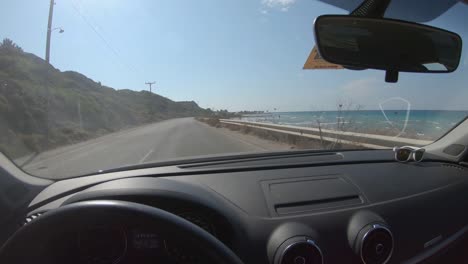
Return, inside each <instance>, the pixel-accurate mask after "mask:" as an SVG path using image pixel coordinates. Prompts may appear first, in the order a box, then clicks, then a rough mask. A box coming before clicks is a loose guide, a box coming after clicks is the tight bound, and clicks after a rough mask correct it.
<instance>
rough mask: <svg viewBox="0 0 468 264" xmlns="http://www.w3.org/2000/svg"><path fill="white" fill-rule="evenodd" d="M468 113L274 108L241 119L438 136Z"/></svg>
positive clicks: (392, 134)
mask: <svg viewBox="0 0 468 264" xmlns="http://www.w3.org/2000/svg"><path fill="white" fill-rule="evenodd" d="M467 116H468V111H442V110H411V111H406V110H385V111H381V110H362V111H304V112H274V113H264V114H255V115H244V116H242V117H241V118H240V119H241V120H245V121H253V122H266V123H274V124H280V125H293V126H301V127H312V128H318V127H320V128H322V129H330V130H338V131H349V132H360V133H368V134H379V135H389V136H399V137H407V138H416V139H425V140H435V139H438V138H440V137H441V136H443V135H444V134H445V133H446V132H447V131H449V130H450V129H452V128H453V127H454V126H456V125H457V124H458V123H460V122H461V121H463V120H464V119H465V118H466V117H467Z"/></svg>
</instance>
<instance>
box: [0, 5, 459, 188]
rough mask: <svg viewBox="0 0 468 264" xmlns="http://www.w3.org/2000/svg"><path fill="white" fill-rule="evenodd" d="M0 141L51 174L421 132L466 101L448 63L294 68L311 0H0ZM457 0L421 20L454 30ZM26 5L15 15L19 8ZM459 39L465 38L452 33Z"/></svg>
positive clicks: (383, 141) (308, 40) (330, 10)
mask: <svg viewBox="0 0 468 264" xmlns="http://www.w3.org/2000/svg"><path fill="white" fill-rule="evenodd" d="M1 5H2V10H4V15H2V17H0V32H1V34H0V38H1V39H2V40H3V41H2V42H1V44H0V151H1V152H2V153H3V154H5V155H6V156H8V157H9V158H10V159H11V160H12V161H13V162H15V163H16V164H17V165H18V166H19V167H21V168H22V169H23V170H25V171H26V172H28V173H30V174H33V175H37V176H40V177H45V178H52V179H63V178H69V177H73V176H79V175H84V174H92V173H97V172H100V171H105V170H109V169H114V168H120V167H124V166H129V165H136V164H144V163H153V162H159V161H166V160H174V159H184V158H188V157H199V156H217V155H221V154H228V153H229V154H238V153H259V152H272V151H288V150H291V151H294V150H298V149H314V150H317V149H320V150H337V149H387V148H392V147H393V146H403V145H412V146H424V145H427V144H430V143H432V142H433V141H434V140H437V139H438V138H439V137H441V136H443V135H444V134H445V133H446V132H447V131H449V130H450V129H451V128H453V127H454V126H455V125H456V124H457V123H459V122H460V121H461V120H463V119H464V118H465V117H466V116H467V114H468V107H467V104H466V101H467V99H468V90H467V89H466V83H467V82H466V81H467V78H468V77H467V76H468V74H467V66H468V65H467V60H468V58H467V56H466V53H463V54H462V59H461V62H460V65H459V68H458V70H457V71H456V72H454V73H450V74H405V73H401V74H400V81H399V82H398V83H396V84H389V83H385V81H384V73H383V72H382V71H374V70H364V71H352V70H347V69H343V67H335V69H320V70H303V66H304V63H305V61H306V59H307V58H308V56H309V55H310V53H311V51H312V49H313V47H314V45H315V40H314V36H313V32H312V24H313V21H314V19H315V17H317V16H319V15H322V14H345V13H347V11H345V10H341V9H338V8H336V7H333V6H330V5H327V4H324V3H321V2H319V1H294V0H291V1H279V0H268V1H266V0H255V1H181V0H171V1H157V2H155V1H91V0H70V1H59V0H57V1H55V3H54V2H53V1H48V0H41V1H28V0H18V1H7V2H4V3H2V4H1ZM466 11H467V6H466V5H464V4H462V3H459V4H456V5H455V6H454V7H452V8H451V9H449V10H448V11H447V12H446V13H445V14H443V15H442V16H440V17H438V18H436V19H435V20H433V21H430V22H428V24H430V25H433V26H437V27H441V28H444V29H447V30H451V31H453V32H456V33H458V34H459V35H461V36H462V38H463V39H465V37H466V36H468V32H467V29H466V27H465V26H464V23H463V18H464V16H463V15H464V14H466ZM25 18H27V19H25ZM465 42H466V41H465Z"/></svg>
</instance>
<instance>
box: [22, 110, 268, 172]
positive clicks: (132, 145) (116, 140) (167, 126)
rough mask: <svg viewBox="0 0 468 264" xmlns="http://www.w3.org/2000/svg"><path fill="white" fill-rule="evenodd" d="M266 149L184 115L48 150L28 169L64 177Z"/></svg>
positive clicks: (30, 164)
mask: <svg viewBox="0 0 468 264" xmlns="http://www.w3.org/2000/svg"><path fill="white" fill-rule="evenodd" d="M265 150H268V149H265V148H264V147H261V146H259V145H257V144H252V143H249V142H248V141H245V140H242V139H241V138H238V137H234V136H232V135H229V134H227V133H223V131H222V130H220V129H216V128H213V127H210V126H208V125H206V124H204V123H201V122H198V121H196V120H195V119H193V118H180V119H171V120H167V121H163V122H159V123H154V124H151V125H146V126H142V127H138V128H134V129H130V130H126V131H122V132H118V133H113V134H109V135H106V136H103V137H100V138H97V139H93V140H90V141H87V142H83V143H80V144H76V145H72V146H66V147H62V148H59V149H56V150H52V151H48V152H46V153H42V154H40V155H38V156H37V157H35V158H34V159H33V160H32V161H31V162H29V163H28V164H27V165H26V166H25V167H24V170H25V171H27V172H29V173H31V174H34V175H38V176H44V177H47V178H56V179H60V178H67V177H70V176H76V175H82V174H86V173H92V172H97V171H99V170H105V169H110V168H117V167H122V166H126V165H134V164H141V163H147V162H152V161H162V160H171V159H175V158H181V157H189V156H201V155H210V154H220V153H239V152H258V151H265Z"/></svg>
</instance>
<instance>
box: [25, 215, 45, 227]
mask: <svg viewBox="0 0 468 264" xmlns="http://www.w3.org/2000/svg"><path fill="white" fill-rule="evenodd" d="M42 214H43V213H34V214H31V215H28V216H27V217H26V218H25V219H24V221H23V223H22V226H23V225H26V224H28V223H30V222H31V221H32V220H34V219H36V218H38V217H39V216H41V215H42Z"/></svg>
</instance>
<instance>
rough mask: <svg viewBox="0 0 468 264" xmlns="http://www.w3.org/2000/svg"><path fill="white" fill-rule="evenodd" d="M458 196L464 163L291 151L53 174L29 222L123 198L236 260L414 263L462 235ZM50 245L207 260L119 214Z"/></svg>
mask: <svg viewBox="0 0 468 264" xmlns="http://www.w3.org/2000/svg"><path fill="white" fill-rule="evenodd" d="M467 193H468V169H467V168H465V167H463V166H460V165H457V164H451V163H446V162H440V161H424V162H420V163H400V162H395V161H394V160H393V156H392V152H391V151H349V152H340V153H299V154H296V155H292V156H291V155H287V156H285V155H284V156H283V155H278V156H275V157H268V158H267V157H246V158H243V159H238V160H236V161H233V160H227V159H225V160H219V161H212V162H194V163H189V164H185V165H171V166H162V167H157V168H141V169H134V170H127V171H121V172H108V173H102V174H101V175H95V176H89V177H81V178H75V179H69V180H64V181H59V182H57V183H55V184H52V185H50V186H49V187H48V188H46V189H44V190H43V191H42V192H41V193H39V195H37V196H36V198H35V199H34V200H33V201H32V202H31V203H30V205H29V209H28V213H27V218H26V224H28V223H30V222H32V221H34V219H35V218H39V217H41V215H42V214H46V213H47V212H48V211H49V210H53V209H55V208H58V207H60V206H64V205H67V204H72V203H76V202H80V201H92V200H121V201H131V202H135V203H140V204H145V205H150V206H153V207H156V208H160V209H162V210H165V211H168V212H171V213H173V214H175V215H178V216H180V217H182V218H184V219H187V220H188V221H190V222H192V223H194V224H196V225H198V226H200V227H201V228H203V229H204V230H206V231H207V232H209V233H210V234H212V235H214V236H215V237H216V238H218V239H219V240H220V241H221V242H223V243H224V244H225V245H226V246H227V247H229V248H230V249H232V251H233V252H235V254H236V255H238V256H239V257H240V259H242V261H243V262H244V263H275V264H289V263H292V264H301V263H303V264H306V263H419V262H421V261H426V260H428V259H431V258H433V257H435V256H437V255H440V252H442V251H443V250H444V249H446V248H448V247H450V246H451V245H454V244H455V243H456V242H457V241H460V240H461V239H463V238H466V231H467V229H468V225H467V223H468V211H467V210H466V208H468V199H466V197H467ZM49 243H50V248H51V249H53V250H54V251H60V252H63V255H64V256H63V258H68V259H67V261H68V263H155V262H160V263H208V260H207V259H204V257H203V256H202V255H200V254H199V252H197V251H195V250H193V248H192V246H191V245H190V244H186V243H185V240H184V239H183V238H180V237H170V236H169V237H167V236H165V237H164V236H161V235H159V233H158V230H157V229H156V230H155V229H148V228H146V227H145V226H127V225H126V224H125V223H124V222H123V223H122V225H120V226H107V225H96V226H90V227H89V228H88V229H87V230H80V231H77V232H75V233H73V234H63V235H62V236H60V237H58V238H57V240H56V241H49ZM58 249H60V250H58Z"/></svg>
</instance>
